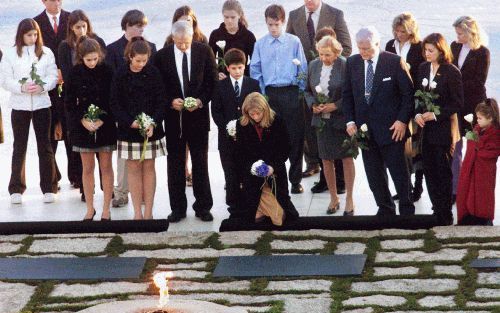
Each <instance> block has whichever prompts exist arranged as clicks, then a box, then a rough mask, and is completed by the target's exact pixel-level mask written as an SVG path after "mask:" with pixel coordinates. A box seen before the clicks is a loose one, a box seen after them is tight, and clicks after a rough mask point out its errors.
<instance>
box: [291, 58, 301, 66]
mask: <svg viewBox="0 0 500 313" xmlns="http://www.w3.org/2000/svg"><path fill="white" fill-rule="evenodd" d="M292 62H293V64H295V65H297V66H299V65H300V60H299V59H293V60H292Z"/></svg>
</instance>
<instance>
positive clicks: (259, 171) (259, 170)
mask: <svg viewBox="0 0 500 313" xmlns="http://www.w3.org/2000/svg"><path fill="white" fill-rule="evenodd" d="M250 172H251V173H252V175H255V176H257V177H267V174H268V173H269V165H267V164H266V163H265V162H264V161H262V160H258V161H256V162H255V163H254V164H253V165H252V169H251V170H250Z"/></svg>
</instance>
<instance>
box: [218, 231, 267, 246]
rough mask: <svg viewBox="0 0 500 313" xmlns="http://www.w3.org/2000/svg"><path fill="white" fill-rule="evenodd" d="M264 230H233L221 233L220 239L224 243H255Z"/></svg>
mask: <svg viewBox="0 0 500 313" xmlns="http://www.w3.org/2000/svg"><path fill="white" fill-rule="evenodd" d="M264 233H265V232H263V231H232V232H222V233H220V234H219V241H220V242H221V243H222V244H223V245H228V246H234V245H253V244H255V243H256V242H257V241H258V240H259V238H260V237H261V236H262V235H263V234H264Z"/></svg>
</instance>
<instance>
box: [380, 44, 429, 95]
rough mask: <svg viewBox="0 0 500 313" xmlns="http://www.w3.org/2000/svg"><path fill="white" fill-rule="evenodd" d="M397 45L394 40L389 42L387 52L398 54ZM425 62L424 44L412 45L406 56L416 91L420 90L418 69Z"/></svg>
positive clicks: (386, 47)
mask: <svg viewBox="0 0 500 313" xmlns="http://www.w3.org/2000/svg"><path fill="white" fill-rule="evenodd" d="M395 44H396V41H395V40H394V39H392V40H389V42H387V44H386V46H385V51H387V52H391V53H394V54H396V48H395V47H394V45H395ZM423 62H425V60H424V56H423V54H422V42H421V41H419V42H417V43H412V44H411V46H410V50H409V51H408V54H407V55H406V63H408V64H409V65H410V76H411V80H412V81H413V86H414V88H415V90H417V89H418V88H419V84H418V83H417V81H416V80H417V78H418V68H419V66H420V64H422V63H423Z"/></svg>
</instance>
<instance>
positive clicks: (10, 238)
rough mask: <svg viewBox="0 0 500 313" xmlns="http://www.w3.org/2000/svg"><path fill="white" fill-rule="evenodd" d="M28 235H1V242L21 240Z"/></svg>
mask: <svg viewBox="0 0 500 313" xmlns="http://www.w3.org/2000/svg"><path fill="white" fill-rule="evenodd" d="M26 237H28V235H1V236H0V242H21V241H23V240H24V238H26Z"/></svg>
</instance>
